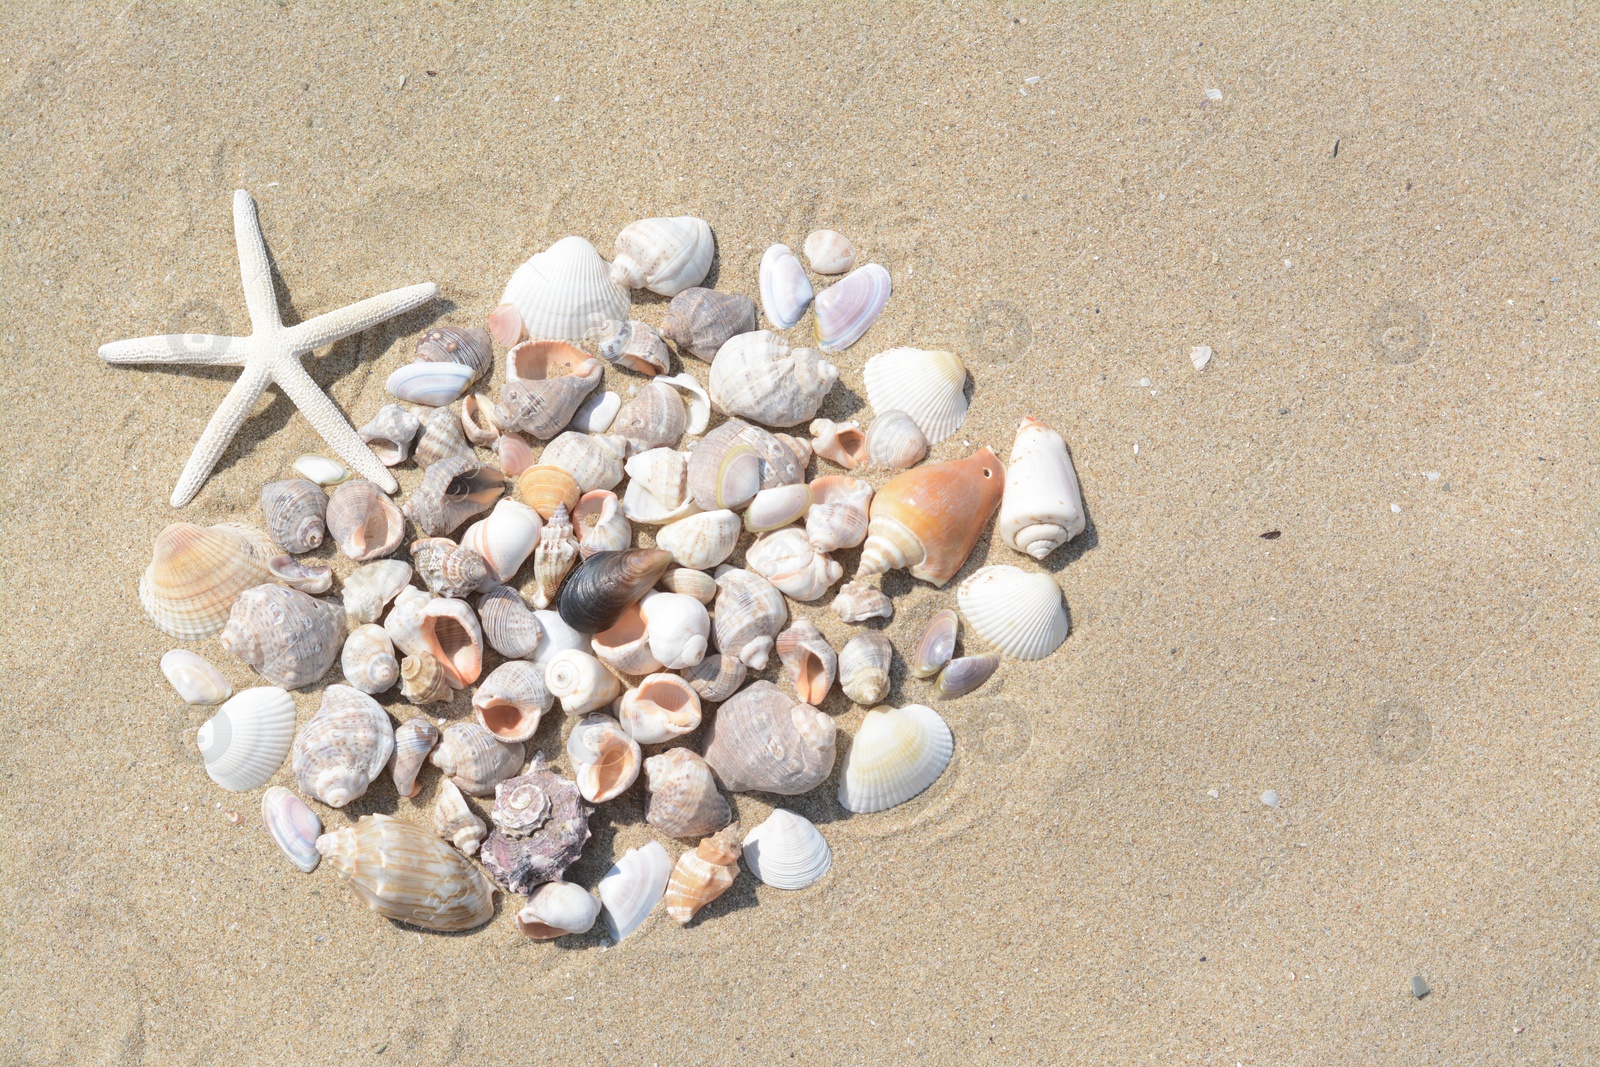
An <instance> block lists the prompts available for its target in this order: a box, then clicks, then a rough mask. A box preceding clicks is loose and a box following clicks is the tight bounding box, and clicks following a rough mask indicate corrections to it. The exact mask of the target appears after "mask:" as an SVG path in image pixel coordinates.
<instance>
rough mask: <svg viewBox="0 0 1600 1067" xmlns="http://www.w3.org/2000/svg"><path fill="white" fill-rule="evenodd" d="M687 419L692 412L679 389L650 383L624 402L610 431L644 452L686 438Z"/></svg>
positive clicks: (635, 448)
mask: <svg viewBox="0 0 1600 1067" xmlns="http://www.w3.org/2000/svg"><path fill="white" fill-rule="evenodd" d="M688 421H689V413H688V410H687V409H686V408H685V406H684V403H683V398H682V397H681V396H679V395H678V391H677V390H676V389H674V388H672V387H671V386H670V385H662V384H661V383H660V382H650V383H648V384H646V385H645V386H644V387H643V388H642V389H640V390H639V391H638V392H637V393H635V394H633V396H632V397H631V398H630V399H629V400H628V402H627V403H625V404H623V405H622V409H621V410H620V411H618V412H617V417H616V418H615V419H613V420H612V422H611V432H612V433H613V434H616V435H617V436H619V437H622V438H624V439H626V440H627V441H628V442H629V444H631V445H632V446H633V451H635V452H645V451H648V450H649V449H652V448H661V447H673V446H676V445H677V443H678V442H679V441H681V440H682V439H683V431H684V427H685V426H687V425H688ZM615 484H616V483H615V482H613V483H612V485H615ZM607 488H610V487H609V486H607Z"/></svg>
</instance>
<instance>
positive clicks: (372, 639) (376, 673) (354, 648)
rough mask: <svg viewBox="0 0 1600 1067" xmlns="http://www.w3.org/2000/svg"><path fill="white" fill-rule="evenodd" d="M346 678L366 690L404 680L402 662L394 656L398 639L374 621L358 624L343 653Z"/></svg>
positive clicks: (373, 690) (346, 639) (379, 689)
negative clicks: (393, 639) (401, 671)
mask: <svg viewBox="0 0 1600 1067" xmlns="http://www.w3.org/2000/svg"><path fill="white" fill-rule="evenodd" d="M339 665H340V668H341V669H342V670H343V671H344V680H345V681H347V682H349V683H350V685H351V686H352V687H354V688H356V689H359V690H361V691H362V692H363V693H381V692H383V691H384V690H385V689H391V688H393V687H394V684H395V683H396V682H398V681H399V680H400V663H399V661H398V660H396V659H395V658H394V642H392V641H390V640H389V635H388V634H387V633H385V632H384V629H383V627H381V626H378V625H376V624H374V623H370V622H369V623H366V624H365V625H362V626H357V627H356V628H355V629H354V630H352V631H350V636H349V637H346V638H345V639H344V649H343V651H341V652H340V653H339Z"/></svg>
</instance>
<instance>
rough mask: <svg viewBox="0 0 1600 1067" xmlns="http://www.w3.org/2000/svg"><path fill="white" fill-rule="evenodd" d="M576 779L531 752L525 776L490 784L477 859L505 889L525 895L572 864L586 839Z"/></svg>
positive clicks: (585, 820) (586, 821)
mask: <svg viewBox="0 0 1600 1067" xmlns="http://www.w3.org/2000/svg"><path fill="white" fill-rule="evenodd" d="M592 811H593V809H591V808H589V807H588V806H587V805H585V804H584V803H583V800H582V797H581V796H580V795H579V793H578V787H577V785H576V783H574V782H572V781H569V780H568V779H566V778H563V777H561V776H560V775H558V774H556V773H555V772H554V771H552V770H550V768H549V767H547V766H546V765H545V762H544V757H543V756H542V755H540V754H538V753H535V754H534V757H533V764H532V766H530V767H529V768H528V772H527V773H526V774H522V775H518V776H517V777H515V778H507V779H505V780H504V781H502V782H501V783H500V784H499V785H498V786H497V787H496V788H495V796H494V807H493V808H492V809H491V810H490V812H489V818H490V820H491V821H492V822H494V824H495V828H494V831H493V832H492V833H490V834H489V840H488V841H486V842H485V843H484V846H483V850H482V853H481V858H482V860H483V865H484V867H485V868H487V869H488V871H489V874H490V875H491V876H493V878H494V880H495V881H496V882H498V883H499V884H500V885H502V886H504V887H505V889H506V890H507V891H508V892H512V893H528V892H532V891H533V889H534V887H535V886H539V885H542V884H543V883H546V882H554V881H555V880H557V879H559V878H560V877H561V876H562V875H563V874H564V873H565V872H566V870H567V868H568V867H570V866H572V865H573V864H574V863H576V862H577V860H578V857H579V856H580V855H582V853H583V845H584V842H586V841H588V840H589V815H590V814H591V813H592Z"/></svg>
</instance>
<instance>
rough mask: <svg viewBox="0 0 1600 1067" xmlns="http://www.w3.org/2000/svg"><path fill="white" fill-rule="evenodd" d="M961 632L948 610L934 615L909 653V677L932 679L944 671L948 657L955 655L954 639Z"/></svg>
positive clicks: (958, 620) (953, 615) (957, 621)
mask: <svg viewBox="0 0 1600 1067" xmlns="http://www.w3.org/2000/svg"><path fill="white" fill-rule="evenodd" d="M960 632H961V620H960V618H959V617H958V616H957V615H956V613H955V612H953V611H951V610H950V609H949V608H943V609H941V610H940V611H937V612H935V613H934V615H933V618H931V619H929V620H928V625H926V626H924V627H923V628H922V635H921V636H920V637H918V638H917V644H916V647H915V648H914V649H912V652H911V663H910V667H911V677H913V678H932V677H933V676H934V675H936V674H938V673H939V672H940V671H942V670H944V665H945V664H946V663H949V662H950V657H951V656H953V655H955V654H956V637H957V636H959V634H960Z"/></svg>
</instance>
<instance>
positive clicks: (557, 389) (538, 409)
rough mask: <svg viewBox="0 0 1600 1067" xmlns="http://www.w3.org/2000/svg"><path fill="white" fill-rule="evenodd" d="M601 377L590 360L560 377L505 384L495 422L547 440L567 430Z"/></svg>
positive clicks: (495, 410) (526, 379)
mask: <svg viewBox="0 0 1600 1067" xmlns="http://www.w3.org/2000/svg"><path fill="white" fill-rule="evenodd" d="M602 377H603V373H602V371H601V367H600V361H599V360H598V359H590V360H586V361H585V362H584V363H583V364H582V365H581V366H580V367H579V368H578V369H577V370H575V371H573V372H572V373H571V374H563V375H562V376H560V377H559V378H518V379H515V380H513V381H508V382H506V383H505V384H504V385H502V386H501V387H500V403H499V404H497V405H495V409H494V418H495V422H496V423H497V424H499V425H500V426H501V427H503V428H505V429H507V430H520V431H521V432H523V433H526V434H531V435H532V436H534V437H537V438H539V439H540V440H543V441H548V440H550V439H551V438H552V437H555V436H556V435H557V434H559V433H560V432H561V431H562V430H564V429H566V428H567V424H568V423H569V422H571V421H572V416H573V415H575V414H577V411H578V406H579V405H580V404H582V403H583V401H584V399H585V398H587V397H588V395H589V394H590V393H592V392H594V391H595V389H596V388H597V387H598V386H599V385H600V379H601V378H602Z"/></svg>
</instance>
